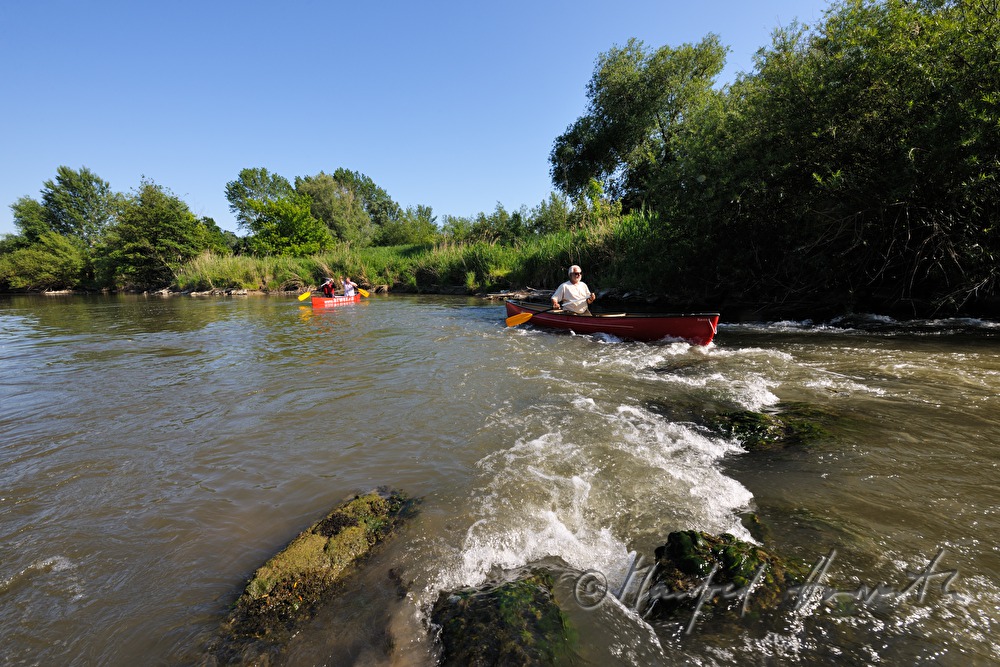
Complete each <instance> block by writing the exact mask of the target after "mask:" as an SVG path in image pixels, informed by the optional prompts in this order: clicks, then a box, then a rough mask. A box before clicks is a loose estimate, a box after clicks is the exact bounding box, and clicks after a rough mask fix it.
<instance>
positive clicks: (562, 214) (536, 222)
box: [530, 192, 570, 234]
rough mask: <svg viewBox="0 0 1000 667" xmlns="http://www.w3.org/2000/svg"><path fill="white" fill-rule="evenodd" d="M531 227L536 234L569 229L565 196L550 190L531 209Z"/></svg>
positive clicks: (568, 210) (568, 215) (568, 212)
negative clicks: (545, 197)
mask: <svg viewBox="0 0 1000 667" xmlns="http://www.w3.org/2000/svg"><path fill="white" fill-rule="evenodd" d="M530 224H531V228H532V231H533V232H534V233H536V234H552V233H554V232H561V231H564V230H566V229H569V226H570V206H569V203H568V202H567V201H566V198H565V197H561V196H560V195H559V194H558V193H556V192H552V193H550V194H549V198H548V199H547V200H545V201H543V202H542V203H540V204H539V205H538V206H536V207H535V208H534V209H532V211H531V223H530Z"/></svg>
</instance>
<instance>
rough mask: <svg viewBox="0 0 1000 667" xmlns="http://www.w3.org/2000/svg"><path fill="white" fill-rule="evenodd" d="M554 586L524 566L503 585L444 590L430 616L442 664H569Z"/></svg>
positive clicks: (569, 640)
mask: <svg viewBox="0 0 1000 667" xmlns="http://www.w3.org/2000/svg"><path fill="white" fill-rule="evenodd" d="M554 585H555V582H554V579H553V576H552V574H551V573H550V572H548V571H547V570H545V569H543V568H540V567H524V568H521V569H519V570H515V571H513V572H511V573H508V574H507V576H506V577H505V578H504V579H503V580H502V581H495V582H490V583H488V584H485V585H483V586H480V587H476V588H463V589H460V590H457V591H452V592H442V593H441V594H440V595H439V596H438V599H437V601H436V602H435V604H434V608H433V611H432V614H431V621H432V623H433V624H434V625H435V626H438V627H439V628H440V634H439V640H440V643H441V648H442V652H441V658H440V664H441V665H444V666H448V665H463V666H465V665H558V664H569V662H570V656H571V646H572V644H573V642H574V633H573V631H572V628H571V626H570V624H569V622H568V620H567V618H566V616H565V615H564V614H563V612H562V611H561V610H560V608H559V606H558V604H557V602H556V600H555V597H554V593H553V587H554Z"/></svg>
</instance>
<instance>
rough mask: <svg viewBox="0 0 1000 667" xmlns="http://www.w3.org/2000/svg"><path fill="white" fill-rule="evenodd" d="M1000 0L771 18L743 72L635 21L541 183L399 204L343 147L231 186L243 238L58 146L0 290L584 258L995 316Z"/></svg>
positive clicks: (419, 285) (234, 282) (519, 270)
mask: <svg viewBox="0 0 1000 667" xmlns="http://www.w3.org/2000/svg"><path fill="white" fill-rule="evenodd" d="M998 44H1000V9H998V6H997V3H996V2H995V0H920V1H916V2H904V1H903V0H880V1H875V0H843V1H842V2H838V3H834V4H832V5H831V7H830V8H829V10H828V11H827V13H826V15H825V17H824V19H823V20H822V21H821V23H820V24H819V25H817V26H814V27H807V26H802V25H798V24H792V25H790V26H788V27H784V28H780V29H778V30H776V31H775V33H774V37H773V41H772V43H771V45H769V46H768V47H765V48H763V49H761V50H760V51H759V52H758V54H757V56H756V59H755V67H754V69H753V71H752V72H749V73H745V74H741V75H739V76H738V77H737V78H736V80H735V81H733V82H732V83H730V84H729V85H725V86H719V85H718V82H717V78H718V76H719V73H720V72H721V71H722V68H723V65H724V63H725V55H726V52H727V48H726V47H725V46H724V45H723V44H721V43H720V41H719V39H718V38H717V37H716V36H714V35H708V36H706V37H705V38H704V39H703V40H701V41H700V42H698V43H696V44H684V45H680V46H676V47H674V46H663V47H659V48H654V47H648V46H646V45H645V44H643V43H641V42H638V41H629V42H628V43H627V44H625V45H618V46H613V47H611V48H610V49H609V50H608V51H607V52H606V53H602V54H600V55H599V56H598V58H597V62H596V65H595V69H594V73H593V75H592V78H591V80H590V81H589V82H588V83H587V84H586V86H587V88H586V89H587V96H588V100H589V103H588V107H587V108H586V109H585V110H583V113H582V115H581V116H580V117H579V118H578V119H576V120H575V121H573V122H572V123H571V124H570V125H569V126H568V128H567V130H566V131H565V132H564V133H563V134H561V135H560V136H558V137H556V138H555V139H554V143H553V147H552V150H551V155H550V162H551V175H552V181H553V185H554V187H555V188H556V190H557V191H555V192H553V193H552V195H551V196H550V197H549V198H548V199H547V200H545V201H543V202H541V203H539V204H538V205H537V206H535V207H534V208H530V209H529V208H527V207H522V208H521V209H519V210H516V211H508V210H506V209H505V208H504V207H503V206H501V205H499V204H498V205H496V207H495V209H494V210H493V211H492V212H489V213H485V212H484V213H480V214H478V215H477V216H473V217H471V218H461V217H454V216H443V217H442V218H441V219H438V217H437V216H435V215H434V213H433V211H432V210H431V209H430V208H429V207H426V206H415V207H411V208H406V209H403V208H402V207H400V206H399V205H398V204H397V203H396V202H395V201H394V200H393V199H392V198H391V197H390V196H389V194H388V193H387V192H386V191H385V190H383V189H382V188H381V187H379V186H378V185H377V184H376V183H375V182H374V181H373V180H372V179H371V178H369V177H368V176H366V175H364V174H360V173H358V172H352V171H349V170H347V169H343V168H341V169H337V170H335V171H334V172H333V173H331V174H326V173H324V172H320V173H319V174H316V175H312V176H305V177H296V178H295V179H294V181H289V180H287V179H286V178H285V177H283V176H280V175H278V174H274V173H271V172H269V171H268V170H267V169H265V168H262V167H258V168H251V169H244V170H243V171H241V172H240V173H239V174H238V175H237V177H236V178H235V179H234V180H233V181H231V182H230V183H228V184H226V187H225V191H226V196H227V199H228V200H229V202H230V208H231V210H232V212H233V214H234V215H235V217H236V219H237V222H238V224H239V225H240V230H241V231H242V232H244V233H245V235H244V236H237V235H235V234H233V233H232V232H226V231H223V230H220V229H219V227H218V225H216V224H215V222H214V221H213V220H212V219H210V218H198V217H196V216H195V215H193V214H192V213H191V212H190V210H189V209H188V207H187V205H186V204H184V202H183V201H181V200H180V199H179V198H178V197H176V196H175V195H173V194H172V193H171V192H170V191H169V189H167V188H165V187H163V186H161V185H158V184H156V183H154V182H152V181H144V182H143V183H142V184H141V186H140V188H139V189H138V191H136V192H133V193H131V194H121V193H115V192H113V191H112V190H111V188H110V185H109V184H108V183H106V182H104V181H103V180H101V179H100V178H99V177H98V176H97V175H96V174H94V173H92V172H90V171H89V170H88V169H86V168H81V169H80V170H73V169H70V168H68V167H60V168H59V170H58V173H57V175H56V178H55V179H54V180H52V181H47V182H46V183H45V184H44V186H43V188H42V191H41V198H40V200H35V199H32V198H30V197H23V198H21V199H20V200H18V201H17V202H15V203H14V204H13V205H12V207H11V208H12V210H13V212H14V222H15V225H16V226H17V228H18V230H19V233H18V234H15V235H8V236H7V237H6V238H4V239H3V240H2V241H0V288H3V289H8V290H11V289H13V290H44V289H59V288H70V289H150V288H162V287H165V286H170V287H172V288H174V289H181V290H186V289H191V290H199V289H209V288H225V287H238V288H252V289H268V290H274V289H282V288H286V289H287V288H289V287H295V286H302V285H311V284H316V283H317V282H319V281H320V280H322V279H323V278H325V277H327V276H329V275H337V274H342V273H343V274H347V275H350V276H352V277H354V278H355V279H356V280H357V279H360V280H362V281H364V282H367V283H369V284H386V285H389V286H390V288H391V289H400V290H410V291H440V290H443V289H449V290H454V289H462V290H467V291H469V292H476V291H483V290H500V289H504V288H519V287H524V286H528V285H531V286H536V287H551V286H554V285H556V284H557V283H558V282H560V281H561V280H562V279H563V277H564V275H565V267H566V266H568V265H569V264H572V263H578V264H581V265H583V266H584V267H585V269H586V270H587V280H588V283H590V284H591V286H592V287H595V288H601V287H606V286H612V285H613V286H615V287H616V288H618V289H620V290H635V291H642V292H647V293H650V294H656V295H661V296H664V297H668V298H670V299H671V300H673V301H676V302H680V303H686V304H694V303H698V304H703V305H712V306H714V307H719V308H722V307H725V306H727V305H752V306H754V307H759V308H763V307H767V306H771V307H784V308H786V309H788V310H796V309H798V310H802V309H806V308H815V307H826V308H828V309H830V310H831V311H850V310H855V309H866V310H876V311H882V312H893V311H910V312H914V313H916V312H938V313H956V312H985V313H987V314H996V312H997V310H998V303H1000V302H998V300H997V296H998V288H1000V266H998V262H997V258H998V252H1000V230H998V226H997V217H998V213H997V205H996V202H997V201H1000V184H998V175H1000V157H998V156H1000V62H998V61H1000V57H998V50H1000V47H998Z"/></svg>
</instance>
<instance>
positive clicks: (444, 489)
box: [0, 295, 1000, 666]
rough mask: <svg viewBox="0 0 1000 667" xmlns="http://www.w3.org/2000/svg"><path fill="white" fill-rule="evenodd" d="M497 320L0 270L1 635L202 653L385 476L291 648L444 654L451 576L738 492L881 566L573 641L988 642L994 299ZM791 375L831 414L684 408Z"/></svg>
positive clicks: (667, 522) (800, 657)
mask: <svg viewBox="0 0 1000 667" xmlns="http://www.w3.org/2000/svg"><path fill="white" fill-rule="evenodd" d="M504 316H505V313H504V312H503V307H502V306H501V305H496V304H494V303H490V302H487V301H483V300H480V299H474V298H461V297H443V296H388V297H385V296H376V295H373V296H372V298H370V299H364V300H362V302H361V303H358V304H353V305H349V306H343V307H338V308H335V309H329V310H327V311H313V310H312V309H311V308H309V307H308V306H303V305H302V304H301V303H300V302H298V301H296V300H295V299H294V298H291V297H245V298H240V297H237V298H215V297H213V298H190V297H171V298H160V297H143V296H100V297H97V296H95V297H81V296H71V297H60V296H49V297H43V296H13V297H11V296H7V297H0V403H2V409H0V618H2V619H3V620H2V621H0V646H2V649H0V652H2V656H0V662H2V663H3V664H7V665H54V664H61V665H73V664H78V665H91V664H101V665H132V664H165V665H172V664H191V663H197V662H199V661H201V659H202V656H203V651H204V646H205V645H206V642H208V641H210V639H211V638H212V636H213V634H214V633H215V631H216V630H217V628H218V626H219V623H220V621H221V620H222V618H223V617H224V616H225V613H226V611H227V609H228V607H229V605H231V604H232V603H233V601H234V600H235V598H236V596H237V595H238V594H239V592H240V588H241V586H242V585H243V584H244V583H245V581H246V579H247V577H248V576H249V575H250V574H251V573H252V572H253V570H254V569H255V568H256V567H258V566H259V565H260V564H261V563H263V561H265V560H266V559H267V558H268V557H270V556H271V555H273V554H274V553H275V552H276V551H278V550H279V549H281V548H282V546H283V545H284V544H286V543H287V542H288V541H289V540H290V539H291V538H293V537H294V536H295V535H296V534H297V533H298V532H299V531H301V530H302V529H304V528H305V527H307V526H308V525H309V524H310V523H312V522H313V521H314V520H316V519H318V518H320V517H321V516H323V515H324V514H325V513H326V512H327V511H329V509H330V508H332V507H333V506H334V505H335V504H337V503H338V502H340V501H341V500H343V499H345V498H347V497H349V496H351V495H353V494H355V493H358V492H362V491H367V490H370V489H372V488H375V487H380V486H387V487H391V488H394V489H398V490H401V491H404V492H406V493H407V494H408V495H411V496H414V497H417V498H419V499H420V505H419V513H418V515H417V517H416V518H415V519H414V520H413V521H412V522H411V523H409V524H408V525H407V526H406V527H405V529H404V531H403V534H402V535H400V536H399V538H397V539H396V540H394V541H393V542H391V543H390V545H389V546H388V547H387V548H386V549H384V550H383V551H382V552H381V553H380V554H379V555H378V556H377V557H376V558H375V559H373V562H372V563H370V567H369V568H368V569H367V570H366V571H365V572H364V574H363V575H361V576H359V577H358V578H357V580H356V581H354V582H353V583H350V584H348V586H347V587H346V588H345V590H344V591H343V593H342V595H341V596H340V600H341V602H340V604H339V605H338V606H336V607H335V608H332V609H330V610H328V611H327V612H325V613H324V614H322V615H321V617H319V618H317V619H316V621H315V623H314V624H313V628H312V631H310V632H306V633H303V634H302V635H300V636H299V637H297V638H296V641H295V642H294V644H293V645H292V646H291V647H289V652H288V654H287V655H286V662H287V663H288V664H329V665H342V664H359V665H390V664H391V665H431V664H434V649H433V646H432V642H431V641H430V640H429V639H428V636H427V634H426V630H425V624H426V618H425V614H426V612H427V609H428V605H430V604H431V603H432V602H433V601H434V599H436V597H437V594H438V592H439V591H441V590H445V589H450V588H454V587H457V586H462V585H472V584H478V583H481V582H482V581H483V580H485V579H486V578H487V577H488V576H489V574H490V572H491V571H493V570H495V569H496V568H512V567H517V566H519V565H522V564H524V563H527V562H531V561H535V560H538V559H541V558H545V557H547V556H558V557H560V558H562V559H563V560H564V561H566V563H568V564H569V565H571V566H572V567H574V568H578V569H581V570H588V569H592V570H596V571H598V572H600V573H603V574H605V575H606V576H607V578H608V580H609V582H610V583H611V585H613V586H617V585H620V584H621V583H622V582H623V581H624V579H625V577H626V574H627V569H628V567H629V563H630V562H631V561H632V559H634V558H641V557H643V556H645V557H646V558H648V557H650V556H651V555H652V551H653V549H655V547H656V546H658V545H660V544H662V543H663V542H664V541H665V539H666V536H667V534H668V533H669V532H671V531H674V530H681V529H689V528H690V529H697V530H704V531H707V532H711V533H721V532H731V533H733V534H735V535H737V536H738V537H741V538H744V539H751V538H750V535H749V533H748V532H747V530H746V529H745V528H744V527H743V524H742V523H741V515H743V514H745V513H746V512H748V511H753V512H756V513H757V515H759V517H760V519H761V521H762V522H763V524H764V525H765V526H766V527H767V528H768V529H769V532H770V537H769V538H768V543H767V544H766V546H767V548H769V549H771V550H773V551H775V552H777V553H781V554H782V555H785V556H789V557H794V558H798V559H800V560H802V561H806V562H809V563H812V562H817V563H818V562H820V559H823V558H827V560H828V562H827V567H826V569H825V571H824V575H823V582H822V583H823V584H824V585H825V586H826V587H827V589H826V590H828V591H831V590H837V591H855V590H857V589H858V588H859V586H861V585H867V586H868V587H869V588H870V589H875V587H876V586H882V588H881V589H879V590H881V591H882V593H883V594H882V595H876V596H871V597H872V599H870V600H868V601H867V603H862V604H857V605H854V606H852V607H851V608H850V609H848V610H847V611H845V610H844V609H843V608H839V609H838V608H834V607H833V606H832V605H824V604H813V605H811V606H806V607H804V608H803V609H801V610H799V611H798V612H797V613H794V614H790V615H789V617H788V619H787V624H786V625H785V627H784V628H782V629H781V630H780V631H776V630H774V629H769V630H767V631H763V630H762V629H761V628H757V627H755V626H754V625H753V624H752V623H750V622H749V621H747V623H746V624H745V626H740V627H729V628H728V629H727V630H725V631H720V630H719V629H717V628H715V629H713V627H714V626H711V625H708V624H701V623H698V622H695V623H694V624H693V630H692V631H691V632H690V633H685V632H684V627H683V625H681V624H662V625H660V626H658V627H650V626H648V625H646V624H645V623H644V622H643V621H642V620H640V619H639V618H638V617H637V616H636V615H635V614H633V613H631V612H630V611H629V610H628V609H627V608H626V607H625V606H623V605H620V604H618V603H617V602H615V601H614V600H613V599H609V600H608V602H607V604H602V605H601V606H600V607H599V608H598V609H597V610H591V611H578V612H577V613H574V614H572V620H573V622H574V623H575V624H576V626H577V628H578V631H579V636H580V637H581V638H582V648H581V651H580V655H579V664H592V665H615V664H620V665H673V664H690V663H694V664H700V665H729V664H776V663H780V664H793V665H796V664H797V665H813V664H828V663H829V662H831V661H837V662H839V663H843V664H875V663H880V664H920V663H929V664H939V665H963V666H964V665H970V664H973V665H979V664H981V665H988V664H997V663H1000V644H998V640H997V639H996V637H997V623H998V620H1000V618H998V608H1000V549H998V544H997V535H998V534H1000V492H998V485H997V481H998V465H1000V448H998V442H1000V396H998V393H1000V326H998V325H997V324H995V323H990V322H984V321H974V320H947V321H935V322H931V321H920V322H896V321H891V320H887V319H883V318H876V317H868V318H856V319H854V320H851V321H846V320H845V321H841V322H833V323H816V324H814V323H809V322H768V323H733V322H726V317H725V313H723V317H722V322H721V323H720V327H719V332H718V335H717V337H716V339H715V341H714V343H713V344H712V345H710V346H708V347H692V346H689V345H687V344H684V343H655V344H644V343H633V342H622V341H618V340H615V339H613V338H608V337H603V336H595V337H591V336H575V335H572V334H557V333H551V332H547V331H544V330H540V329H535V328H533V327H531V326H528V325H523V326H520V327H516V328H508V327H505V326H504ZM787 402H799V403H804V404H807V405H810V406H814V407H816V408H820V409H822V410H824V411H826V412H828V413H830V414H833V415H836V417H837V419H836V426H835V427H834V429H833V430H832V432H831V434H830V435H829V436H827V437H825V438H823V439H821V440H820V441H819V442H817V443H816V444H815V445H813V446H811V447H805V448H793V449H788V450H785V451H782V452H777V453H764V454H761V453H755V454H748V453H746V452H744V451H743V450H742V449H741V448H740V447H739V445H738V443H736V442H734V441H731V440H727V439H726V438H723V437H720V436H718V435H716V434H713V433H712V432H710V431H707V430H706V429H705V428H703V427H701V426H699V421H698V417H699V415H700V414H701V413H702V412H704V411H706V410H716V411H717V410H720V409H749V410H764V409H772V408H774V407H775V406H778V405H779V404H783V403H787ZM935 559H936V560H935ZM932 561H934V565H933V571H934V573H935V574H934V575H933V576H928V577H927V578H926V579H923V580H921V579H919V573H920V572H925V573H926V572H928V571H929V570H928V567H929V565H930V564H931V563H932ZM914 581H918V582H922V583H923V584H926V585H924V586H922V587H921V591H920V592H921V595H917V594H910V595H899V596H893V595H891V594H890V593H891V592H893V591H895V592H900V591H903V590H904V589H906V588H907V586H908V584H910V583H912V582H914ZM398 584H402V585H403V586H405V588H406V592H405V594H400V592H399V585H398ZM910 588H911V593H912V588H913V587H912V586H911V587H910ZM696 620H697V619H696Z"/></svg>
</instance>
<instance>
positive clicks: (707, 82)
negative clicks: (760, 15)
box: [549, 34, 727, 208]
mask: <svg viewBox="0 0 1000 667" xmlns="http://www.w3.org/2000/svg"><path fill="white" fill-rule="evenodd" d="M726 51H727V49H726V48H725V47H723V46H722V45H721V44H720V42H719V39H718V37H717V36H715V35H711V34H710V35H708V36H707V37H705V38H704V39H703V40H702V41H701V42H700V43H698V44H696V45H691V44H685V45H682V46H680V47H679V48H676V49H673V48H671V47H668V46H664V47H661V48H660V49H657V50H656V51H648V50H647V49H646V48H645V47H644V46H643V43H642V42H641V41H638V40H635V39H632V40H629V42H628V44H627V45H626V46H625V47H624V48H618V47H615V48H612V49H611V50H610V51H608V53H606V54H601V56H599V57H598V62H597V66H596V68H595V71H594V74H593V76H592V78H591V80H590V83H589V84H588V86H587V97H588V98H589V105H588V111H587V113H586V114H585V115H584V116H582V117H580V118H579V119H577V121H576V122H574V123H573V124H572V125H571V126H570V127H569V128H568V129H567V130H566V132H565V133H564V134H562V135H561V136H559V137H558V138H557V139H556V141H555V144H554V146H553V149H552V153H551V155H550V158H549V160H550V163H551V175H552V180H553V183H554V184H555V185H556V187H557V188H559V189H560V190H561V191H562V192H564V193H566V194H568V195H570V196H576V195H579V194H580V193H581V192H583V191H584V190H586V189H587V187H588V185H589V183H590V181H591V179H597V180H599V181H601V182H602V185H603V186H604V190H605V191H607V192H609V193H611V194H612V196H614V197H616V198H622V199H624V200H626V205H627V207H628V208H637V207H639V206H641V205H642V202H643V201H644V200H645V199H646V197H647V195H648V194H649V180H650V178H651V177H652V176H654V175H655V174H656V173H657V170H659V169H661V168H662V165H664V164H666V163H667V162H669V161H671V160H673V159H674V158H675V152H676V151H677V149H678V146H677V143H678V137H679V135H680V133H681V130H682V128H683V124H684V121H685V119H686V118H687V117H688V116H689V115H691V114H694V113H697V110H698V109H699V107H701V106H703V105H705V104H707V100H708V99H709V98H710V97H712V96H713V95H716V94H717V93H715V92H713V90H712V83H713V81H714V79H715V77H716V76H718V74H719V72H721V71H722V67H723V65H724V64H725V55H726Z"/></svg>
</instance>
